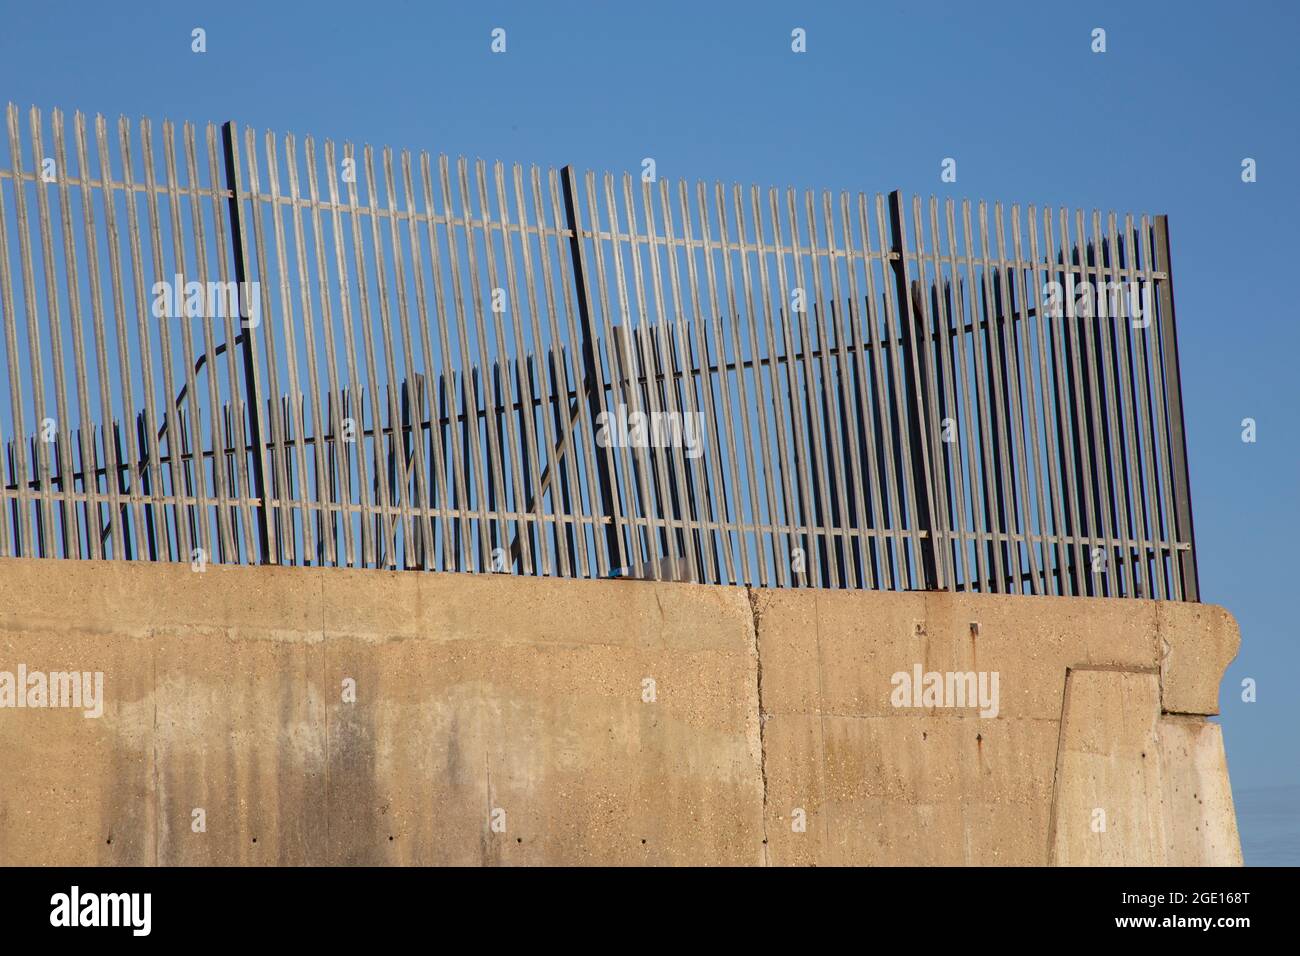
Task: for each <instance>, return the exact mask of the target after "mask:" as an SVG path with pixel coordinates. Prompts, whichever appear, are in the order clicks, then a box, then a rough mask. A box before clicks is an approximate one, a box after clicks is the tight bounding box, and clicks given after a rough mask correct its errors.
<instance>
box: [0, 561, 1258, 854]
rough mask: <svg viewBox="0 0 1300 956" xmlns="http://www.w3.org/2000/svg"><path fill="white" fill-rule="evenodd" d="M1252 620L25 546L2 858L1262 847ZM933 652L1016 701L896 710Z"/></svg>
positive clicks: (1, 617) (6, 633) (1021, 602)
mask: <svg viewBox="0 0 1300 956" xmlns="http://www.w3.org/2000/svg"><path fill="white" fill-rule="evenodd" d="M1238 640H1239V639H1238V636H1237V632H1236V626H1235V624H1234V623H1233V622H1232V619H1231V618H1230V617H1229V616H1228V615H1227V614H1226V612H1224V611H1222V610H1221V609H1218V608H1214V607H1208V606H1179V605H1165V604H1161V605H1157V604H1155V603H1153V602H1133V601H1126V602H1117V601H1104V600H1076V599H1070V600H1065V599H1039V598H1002V597H967V596H961V595H952V594H947V593H928V594H920V593H911V594H889V593H844V592H813V591H804V592H790V591H779V592H778V591H754V592H746V591H745V590H743V589H734V588H711V587H700V586H695V585H681V584H655V583H651V582H634V581H608V582H588V581H560V580H536V579H521V578H510V577H498V576H471V575H432V574H415V573H386V572H376V571H345V570H333V569H330V570H306V569H300V568H289V569H277V568H257V569H248V568H230V569H223V568H220V567H209V568H208V569H207V570H206V571H205V572H203V573H201V574H200V573H195V572H193V571H191V570H190V568H189V567H188V566H185V565H179V566H160V565H145V564H130V563H99V562H97V563H89V562H55V561H30V560H27V561H13V560H8V561H0V863H4V864H39V863H62V864H93V863H103V864H152V863H158V864H314V863H342V864H348V863H421V864H481V863H482V864H584V863H592V864H597V863H599V864H641V863H645V864H732V865H748V864H763V863H769V864H818V865H831V864H908V863H941V864H963V863H978V864H1000V863H1001V864H1043V863H1061V864H1101V863H1134V864H1141V863H1164V862H1169V863H1180V864H1200V863H1208V864H1239V863H1240V849H1239V843H1238V839H1237V833H1236V824H1235V818H1234V815H1233V810H1232V802H1231V794H1230V791H1229V789H1228V783H1227V768H1226V765H1225V762H1224V754H1223V744H1222V738H1221V736H1220V735H1219V732H1218V727H1217V725H1215V724H1213V723H1210V722H1208V721H1206V719H1205V717H1206V715H1211V714H1215V713H1217V693H1218V686H1219V682H1220V680H1221V678H1222V674H1223V671H1224V668H1225V667H1226V666H1227V664H1228V662H1229V661H1230V660H1231V658H1232V656H1233V655H1234V654H1235V653H1236V649H1237V644H1238ZM20 664H21V665H24V666H25V668H26V670H27V671H28V672H29V673H30V672H44V673H48V672H52V671H73V670H75V671H89V672H95V671H101V672H102V673H103V675H104V699H105V700H104V706H103V716H102V717H99V718H86V717H85V716H83V714H82V712H81V711H80V710H74V709H70V708H51V707H24V708H16V707H12V706H3V705H4V703H5V701H4V697H3V695H4V685H3V675H4V673H6V672H8V673H11V674H16V672H17V670H18V668H19V665H20ZM917 667H919V668H920V670H921V671H922V672H940V673H943V672H970V673H979V672H983V673H985V674H988V673H991V672H995V671H996V672H997V674H998V691H999V694H998V701H997V704H998V706H997V711H998V712H997V716H996V717H987V718H986V717H981V716H980V715H979V708H978V707H969V706H966V707H948V706H942V704H943V703H944V702H942V701H941V702H939V704H938V705H936V704H935V703H934V702H930V705H929V706H918V707H897V706H895V705H894V700H893V699H892V697H893V694H894V691H895V686H894V684H893V683H892V682H891V681H892V678H893V675H895V674H898V673H900V672H902V673H913V672H914V670H915V668H917ZM11 688H12V682H11ZM352 688H355V692H354V694H355V697H354V699H353V696H352ZM196 811H202V812H201V814H198V813H196ZM1099 811H1100V814H1099ZM200 817H201V819H202V822H203V824H204V827H203V829H202V832H196V829H197V823H196V820H198V819H199V818H200ZM1103 824H1104V829H1103V828H1102V825H1103Z"/></svg>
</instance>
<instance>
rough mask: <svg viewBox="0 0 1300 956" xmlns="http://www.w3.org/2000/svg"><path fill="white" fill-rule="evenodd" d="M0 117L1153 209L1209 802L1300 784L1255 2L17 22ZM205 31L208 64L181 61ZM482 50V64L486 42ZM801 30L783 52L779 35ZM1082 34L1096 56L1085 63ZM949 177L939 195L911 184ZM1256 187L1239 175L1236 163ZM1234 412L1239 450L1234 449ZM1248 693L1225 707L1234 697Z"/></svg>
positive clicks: (1288, 105) (594, 9) (152, 14)
mask: <svg viewBox="0 0 1300 956" xmlns="http://www.w3.org/2000/svg"><path fill="white" fill-rule="evenodd" d="M3 6H4V10H3V16H0V101H3V100H12V101H14V102H16V103H18V104H19V105H21V106H26V105H28V104H36V105H39V106H41V107H44V108H52V107H62V108H64V109H66V110H73V109H80V110H82V111H85V112H87V113H91V114H93V113H95V112H103V113H105V114H106V115H108V116H110V117H115V116H117V115H118V114H119V113H125V114H127V115H129V116H132V117H139V116H149V117H153V118H155V119H160V118H162V117H170V118H172V119H174V120H184V119H190V120H195V121H204V122H206V121H208V120H224V119H235V120H238V121H239V122H241V123H243V124H249V125H252V126H255V127H258V128H269V129H274V130H278V131H295V132H299V133H311V134H313V135H315V136H316V137H318V138H324V137H335V138H338V139H352V140H354V141H357V142H370V143H374V144H391V145H394V146H400V147H411V148H414V149H427V150H430V151H432V152H447V153H451V154H453V155H456V154H465V155H468V156H470V157H477V156H481V157H484V158H486V159H489V160H492V159H502V160H506V161H521V162H536V163H539V164H545V165H551V164H555V165H559V164H562V163H570V162H571V163H574V164H575V165H576V166H578V167H579V168H594V169H597V170H605V169H608V170H612V171H616V172H621V171H624V170H628V171H637V170H639V168H640V162H641V159H642V157H645V156H653V157H655V159H656V162H657V165H658V173H659V175H660V176H664V177H671V178H677V177H685V178H688V179H694V178H702V179H706V180H714V179H718V180H722V181H724V182H733V181H738V182H741V183H750V182H757V183H760V184H764V185H767V184H777V185H794V186H798V187H816V188H819V189H821V188H829V189H835V190H839V189H849V190H852V191H858V190H863V191H869V192H876V191H883V190H888V189H892V188H901V189H903V190H905V191H909V192H917V193H921V194H922V195H929V194H931V193H934V194H936V195H939V196H940V197H947V196H953V197H957V198H961V197H970V198H972V199H975V198H985V199H989V200H995V199H1000V200H1005V201H1019V202H1022V203H1026V202H1038V203H1048V204H1057V205H1069V206H1071V207H1075V206H1078V207H1083V208H1085V209H1088V210H1091V209H1092V208H1100V209H1102V210H1103V211H1107V210H1110V209H1116V210H1129V209H1131V210H1136V211H1149V212H1164V213H1167V214H1168V215H1169V217H1170V233H1171V237H1172V245H1173V265H1174V272H1175V277H1176V286H1175V288H1176V292H1177V304H1178V320H1179V334H1180V352H1181V358H1182V367H1183V384H1184V390H1185V403H1186V417H1187V425H1188V430H1189V437H1188V442H1189V451H1190V458H1191V475H1192V491H1193V504H1194V509H1195V520H1196V533H1197V539H1198V547H1199V554H1200V568H1201V584H1202V592H1203V597H1204V599H1205V600H1207V601H1212V602H1215V603H1219V604H1223V605H1225V606H1226V607H1227V608H1228V609H1229V610H1231V611H1232V613H1233V614H1234V615H1235V616H1236V617H1237V619H1238V621H1239V622H1240V624H1241V627H1242V632H1243V636H1244V643H1243V648H1242V653H1241V655H1240V657H1239V658H1238V660H1237V661H1236V663H1234V665H1233V666H1232V668H1231V669H1230V670H1229V672H1228V679H1227V681H1226V682H1225V686H1224V696H1223V708H1224V713H1223V724H1224V728H1225V733H1226V738H1227V747H1228V755H1229V762H1230V766H1231V773H1232V778H1233V783H1234V786H1235V787H1237V788H1239V789H1240V788H1246V787H1255V786H1264V785H1271V784H1300V735H1298V734H1296V733H1294V729H1295V727H1296V725H1297V720H1296V717H1295V711H1294V709H1293V707H1294V700H1295V679H1296V674H1297V673H1300V650H1298V649H1297V642H1296V625H1295V622H1294V617H1293V615H1292V614H1291V613H1290V611H1289V609H1290V608H1291V607H1292V604H1293V601H1294V593H1295V590H1296V587H1295V584H1294V581H1295V578H1296V575H1295V571H1296V567H1297V560H1296V557H1295V543H1296V542H1297V541H1300V522H1298V521H1297V514H1298V513H1300V509H1297V508H1296V505H1295V495H1296V493H1297V489H1298V488H1300V482H1297V477H1300V475H1298V471H1300V469H1298V467H1297V448H1300V434H1298V433H1297V432H1298V429H1297V423H1296V414H1295V413H1296V406H1297V401H1296V394H1297V374H1296V372H1295V356H1296V354H1297V351H1298V350H1300V332H1297V317H1296V315H1295V312H1294V304H1293V301H1292V299H1291V298H1290V296H1289V294H1288V293H1287V292H1286V291H1285V285H1286V282H1287V281H1289V277H1290V276H1291V275H1292V274H1293V269H1294V267H1295V264H1296V262H1297V261H1300V260H1298V259H1297V251H1298V250H1297V247H1296V246H1297V243H1296V239H1297V235H1298V234H1300V233H1298V232H1297V226H1296V213H1297V211H1298V210H1297V205H1298V203H1297V198H1298V195H1297V192H1298V187H1297V177H1296V173H1295V171H1294V170H1293V169H1292V168H1291V167H1289V166H1287V163H1289V162H1294V161H1295V157H1296V156H1297V155H1300V143H1298V142H1297V139H1298V137H1300V133H1298V132H1297V122H1296V120H1297V116H1296V105H1295V102H1296V101H1295V95H1296V91H1297V90H1300V75H1297V74H1298V73H1300V61H1298V60H1297V57H1296V56H1295V52H1294V43H1295V41H1296V38H1297V34H1298V32H1300V31H1297V21H1298V20H1300V14H1298V13H1297V10H1296V8H1295V7H1294V6H1293V5H1289V4H1282V3H1252V2H1242V3H1233V4H1210V3H1200V2H1191V3H1176V4H1175V3H1170V4H1165V3H1143V4H1133V3H1096V2H1093V3H1087V4H1071V5H1069V6H1068V7H1067V5H1064V4H1043V3H1005V4H977V3H970V4H958V3H953V4H932V5H925V6H922V5H919V4H865V3H829V2H822V3H816V4H807V3H802V4H799V3H743V4H742V3H708V4H706V3H699V2H695V3H679V2H672V0H659V2H656V3H654V4H640V3H623V4H618V3H604V2H585V3H564V2H547V3H538V2H535V0H528V2H515V3H474V4H469V3H443V2H425V3H415V2H410V3H397V2H385V0H368V2H362V3H357V2H337V0H315V2H312V3H268V2H260V3H253V2H244V0H230V2H226V3H222V4H200V3H185V2H179V0H168V2H140V0H132V2H129V3H117V4H103V3H89V2H87V3H75V4H73V3H65V2H57V0H50V2H45V3H40V4H23V3H16V2H14V0H5V2H4V5H3ZM196 26H198V27H203V28H204V29H205V30H206V31H207V43H208V52H207V53H206V54H204V55H202V56H199V55H195V54H193V53H192V52H191V50H190V31H191V30H192V29H193V28H194V27H196ZM494 27H502V28H504V29H505V30H506V31H507V33H506V36H507V53H506V54H505V55H493V54H492V53H491V52H490V50H489V43H490V31H491V30H492V29H493V28H494ZM795 27H802V28H804V29H805V30H806V31H807V47H808V49H807V53H806V54H804V55H793V54H792V53H791V51H790V31H791V30H792V29H793V28H795ZM1095 27H1103V28H1104V29H1105V30H1106V31H1107V51H1106V52H1105V53H1104V54H1094V53H1092V52H1091V50H1090V42H1091V38H1090V34H1091V31H1092V30H1093V29H1094V28H1095ZM944 157H953V158H956V159H957V161H958V179H957V182H956V183H954V184H949V183H942V182H940V179H939V172H940V162H941V160H942V159H943V158H944ZM1245 157H1251V158H1253V159H1255V160H1256V162H1257V164H1258V181H1257V182H1255V183H1251V184H1246V183H1243V182H1242V181H1241V176H1240V172H1241V162H1242V159H1243V158H1245ZM1246 417H1251V418H1254V419H1255V420H1256V422H1257V424H1258V441H1257V442H1255V443H1254V444H1246V443H1243V442H1242V440H1241V421H1242V419H1243V418H1246ZM1247 677H1250V678H1254V679H1255V680H1256V681H1257V682H1258V701H1257V702H1255V703H1249V704H1247V703H1243V702H1242V701H1241V699H1240V684H1241V681H1242V679H1243V678H1247Z"/></svg>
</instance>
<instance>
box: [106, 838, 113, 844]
mask: <svg viewBox="0 0 1300 956" xmlns="http://www.w3.org/2000/svg"><path fill="white" fill-rule="evenodd" d="M107 842H108V844H109V845H110V846H111V845H112V843H113V838H112V837H109V838H108V840H107Z"/></svg>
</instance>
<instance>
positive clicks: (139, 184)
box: [0, 105, 1199, 601]
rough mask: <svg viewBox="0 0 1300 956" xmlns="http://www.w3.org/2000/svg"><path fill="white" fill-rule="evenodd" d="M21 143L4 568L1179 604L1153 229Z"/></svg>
mask: <svg viewBox="0 0 1300 956" xmlns="http://www.w3.org/2000/svg"><path fill="white" fill-rule="evenodd" d="M6 125H7V138H5V142H4V143H0V327H2V328H3V341H2V342H0V349H2V350H3V351H4V354H5V365H4V367H5V368H6V369H7V373H8V377H9V386H8V388H7V389H4V390H2V392H3V394H0V469H3V475H0V478H2V480H0V506H2V512H3V513H2V514H0V554H3V555H9V556H32V557H60V558H88V559H95V558H103V559H112V560H150V561H182V562H184V561H188V562H191V563H192V564H193V565H194V566H195V567H196V569H202V568H203V567H205V566H206V565H207V564H208V563H210V562H212V563H271V564H294V565H327V566H336V565H337V566H348V567H374V568H403V569H425V570H443V571H475V572H500V573H516V574H526V575H558V576H566V577H579V576H580V577H606V576H611V575H630V576H635V577H648V578H670V579H674V580H687V581H699V582H709V583H717V584H749V585H765V586H776V587H808V586H812V587H831V588H888V589H899V590H902V589H937V588H947V589H953V590H969V591H980V592H998V593H1020V594H1058V595H1100V596H1116V597H1150V598H1157V599H1172V600H1192V601H1194V600H1198V599H1199V596H1198V590H1197V576H1196V559H1195V547H1194V539H1193V533H1192V517H1191V506H1190V495H1189V489H1188V473H1187V458H1186V450H1185V439H1184V430H1183V412H1182V404H1181V387H1180V383H1179V373H1178V350H1177V336H1176V330H1175V322H1174V300H1173V288H1172V274H1171V268H1170V258H1169V230H1168V224H1167V221H1166V219H1165V217H1163V216H1156V217H1151V216H1147V215H1138V216H1134V215H1124V216H1122V217H1119V216H1116V214H1114V213H1109V214H1107V215H1105V216H1102V215H1101V214H1100V213H1098V212H1093V213H1091V214H1087V213H1084V212H1083V211H1079V210H1076V211H1073V212H1072V211H1070V210H1067V209H1052V208H1042V209H1039V208H1037V207H1035V206H1032V205H1030V206H1027V207H1021V206H1019V205H1012V206H1010V207H1009V208H1006V207H1004V206H1002V205H1001V204H1000V203H995V204H993V205H992V207H990V206H988V205H987V204H985V203H983V202H981V203H978V204H976V205H974V206H972V205H971V204H970V203H969V202H962V203H960V204H958V203H954V202H953V201H952V200H946V201H944V202H942V203H940V202H938V201H937V200H935V199H933V198H931V199H929V200H923V199H922V198H920V197H910V198H908V197H905V196H903V195H902V194H900V193H898V192H894V193H890V194H888V195H876V196H866V195H863V194H857V195H849V194H848V193H840V194H838V195H832V194H831V193H829V192H823V193H820V194H816V193H813V192H802V193H800V192H796V191H795V190H792V189H786V190H778V189H759V188H758V187H749V188H742V187H740V186H723V185H721V184H714V185H708V184H705V183H696V184H694V185H692V184H688V183H685V182H676V183H673V182H669V181H667V180H656V181H645V180H643V179H642V178H640V177H638V178H635V179H634V178H632V177H630V176H622V177H618V178H616V177H613V176H611V175H609V174H605V175H603V176H596V175H595V174H593V173H586V174H585V175H579V174H577V173H576V172H575V171H574V170H573V169H572V168H569V167H566V168H564V169H561V170H555V169H547V170H540V169H538V168H537V167H535V166H534V167H531V168H528V169H524V168H523V167H521V166H518V165H515V166H512V167H509V168H507V167H505V166H503V165H502V164H500V163H495V164H492V165H491V166H489V165H487V164H486V163H484V162H483V161H482V160H477V161H474V162H469V161H467V160H465V159H463V158H462V159H458V160H455V161H452V160H450V159H449V158H447V157H446V156H439V157H436V158H434V157H430V156H429V155H428V154H425V153H420V154H419V155H412V154H411V153H409V152H400V153H395V152H393V151H392V150H390V149H381V150H375V149H372V148H371V147H369V146H366V147H364V148H363V149H360V150H358V149H356V148H354V147H353V146H352V144H350V143H345V144H343V145H342V146H341V147H339V146H336V145H335V144H334V143H333V142H330V141H328V140H327V141H325V142H323V143H321V144H319V146H318V144H317V143H316V142H315V141H314V140H313V139H311V138H310V137H305V138H303V139H301V140H299V139H298V138H296V137H294V136H292V135H286V136H276V135H273V134H271V133H265V134H261V135H259V134H257V133H255V132H254V131H253V130H251V129H244V128H240V127H238V126H237V125H235V124H233V123H227V124H225V125H224V126H222V127H220V128H218V127H216V126H214V125H211V124H209V125H208V126H206V127H205V128H202V129H199V128H196V127H194V126H192V125H190V124H184V125H182V126H179V127H177V126H175V125H173V124H172V123H170V122H163V123H161V124H159V125H158V126H155V125H154V124H152V123H150V122H149V121H148V120H141V121H140V122H139V123H138V124H134V125H133V124H132V123H130V122H128V121H127V120H125V119H120V120H118V121H117V122H116V123H113V124H110V123H108V122H107V121H105V120H104V119H103V118H102V117H96V118H95V119H94V120H93V121H89V120H87V118H86V117H83V116H82V115H81V114H79V113H78V114H76V115H75V116H73V117H72V118H71V120H70V121H69V120H67V118H65V117H64V115H63V114H61V113H59V112H58V111H54V112H52V113H51V114H50V115H49V117H48V119H47V118H45V117H43V116H42V115H41V113H40V112H39V111H37V110H35V109H32V110H30V111H27V112H26V113H23V112H20V111H19V110H18V109H17V108H16V107H14V106H13V105H10V106H9V107H8V109H7V112H6Z"/></svg>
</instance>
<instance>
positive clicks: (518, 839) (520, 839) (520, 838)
mask: <svg viewBox="0 0 1300 956" xmlns="http://www.w3.org/2000/svg"><path fill="white" fill-rule="evenodd" d="M515 842H516V843H523V842H524V838H523V837H515Z"/></svg>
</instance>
